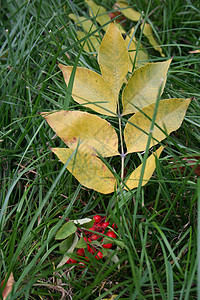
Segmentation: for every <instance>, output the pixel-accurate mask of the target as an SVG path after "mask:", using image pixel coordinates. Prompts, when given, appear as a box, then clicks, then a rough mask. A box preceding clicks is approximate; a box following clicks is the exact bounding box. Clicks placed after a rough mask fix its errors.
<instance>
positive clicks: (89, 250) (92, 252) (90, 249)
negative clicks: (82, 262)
mask: <svg viewBox="0 0 200 300" xmlns="http://www.w3.org/2000/svg"><path fill="white" fill-rule="evenodd" d="M87 249H88V252H90V253H91V254H94V250H93V248H92V247H90V246H89V245H88V246H87Z"/></svg>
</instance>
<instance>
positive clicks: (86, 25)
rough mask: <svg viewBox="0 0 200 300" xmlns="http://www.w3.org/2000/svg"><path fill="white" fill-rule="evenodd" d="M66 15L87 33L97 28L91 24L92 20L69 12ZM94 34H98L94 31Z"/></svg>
mask: <svg viewBox="0 0 200 300" xmlns="http://www.w3.org/2000/svg"><path fill="white" fill-rule="evenodd" d="M68 17H69V18H70V19H72V20H73V21H74V22H76V24H77V25H78V26H79V27H81V28H83V29H84V30H85V31H86V32H87V33H88V32H92V31H95V30H96V29H97V27H96V26H95V25H94V24H93V22H92V21H91V20H89V19H86V18H84V17H79V16H78V17H77V16H76V15H74V14H69V15H68ZM95 34H96V35H99V33H98V32H96V33H95Z"/></svg>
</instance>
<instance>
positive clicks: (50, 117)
mask: <svg viewBox="0 0 200 300" xmlns="http://www.w3.org/2000/svg"><path fill="white" fill-rule="evenodd" d="M42 115H43V116H44V117H45V119H46V121H47V122H48V123H49V125H50V126H51V128H52V129H53V130H54V131H55V132H56V134H57V135H58V136H59V137H60V138H61V139H62V140H63V141H64V142H65V144H66V145H67V146H68V147H70V148H71V149H76V148H77V147H78V149H79V151H81V152H83V153H90V154H91V155H98V154H100V155H101V156H103V157H108V156H113V155H118V154H119V152H118V137H117V133H116V131H115V130H114V128H113V127H112V126H111V124H110V123H109V122H107V121H106V120H104V119H102V118H100V117H98V116H96V115H92V114H89V113H86V112H82V111H65V110H61V111H58V112H53V113H51V114H47V113H46V114H45V113H43V114H42Z"/></svg>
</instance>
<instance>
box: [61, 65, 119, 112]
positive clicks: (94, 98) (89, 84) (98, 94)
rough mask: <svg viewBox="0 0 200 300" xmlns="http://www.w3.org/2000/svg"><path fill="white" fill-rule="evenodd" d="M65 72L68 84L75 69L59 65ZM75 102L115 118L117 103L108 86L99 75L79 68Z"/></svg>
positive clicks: (74, 96) (74, 93)
mask: <svg viewBox="0 0 200 300" xmlns="http://www.w3.org/2000/svg"><path fill="white" fill-rule="evenodd" d="M58 66H59V67H60V69H61V71H62V72H63V76H64V79H65V82H66V84H68V82H69V79H70V75H71V72H72V69H73V67H71V66H64V65H61V64H59V65H58ZM72 96H73V98H74V100H75V101H76V102H78V103H80V104H82V105H84V106H86V107H89V108H91V109H93V110H94V111H96V112H98V113H100V114H103V115H107V116H115V114H116V111H117V102H116V99H115V97H114V94H113V93H112V91H111V90H110V88H109V86H108V84H107V83H106V82H105V80H104V79H103V77H102V76H101V75H99V74H98V73H96V72H94V71H91V70H89V69H86V68H81V67H78V68H77V69H76V74H75V78H74V84H73V89H72Z"/></svg>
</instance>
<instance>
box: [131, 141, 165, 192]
mask: <svg viewBox="0 0 200 300" xmlns="http://www.w3.org/2000/svg"><path fill="white" fill-rule="evenodd" d="M163 149H164V147H162V146H161V147H160V148H158V149H157V150H156V151H155V152H154V153H153V154H151V155H150V156H149V157H148V158H147V160H146V165H145V171H144V176H143V179H142V186H144V185H145V184H146V183H147V182H148V181H149V179H150V178H151V176H152V174H153V172H154V170H155V168H156V157H157V158H159V157H160V154H161V152H162V150H163ZM141 170H142V164H141V165H140V166H139V167H138V168H137V169H135V170H134V171H133V172H132V173H131V174H130V176H129V178H128V180H127V181H126V186H125V189H126V190H128V189H130V190H132V189H134V188H137V187H138V185H139V180H140V176H141Z"/></svg>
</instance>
